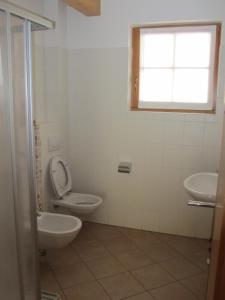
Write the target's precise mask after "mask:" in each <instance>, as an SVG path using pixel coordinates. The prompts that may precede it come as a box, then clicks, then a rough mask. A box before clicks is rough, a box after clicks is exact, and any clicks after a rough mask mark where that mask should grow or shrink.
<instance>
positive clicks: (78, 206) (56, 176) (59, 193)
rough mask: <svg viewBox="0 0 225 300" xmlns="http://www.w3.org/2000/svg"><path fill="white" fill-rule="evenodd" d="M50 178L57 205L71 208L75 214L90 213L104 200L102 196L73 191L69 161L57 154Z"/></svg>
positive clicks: (54, 201) (51, 165)
mask: <svg viewBox="0 0 225 300" xmlns="http://www.w3.org/2000/svg"><path fill="white" fill-rule="evenodd" d="M50 178H51V182H52V187H53V189H54V192H55V195H56V197H57V199H54V200H53V203H54V206H55V207H64V208H67V209H69V210H70V211H71V212H72V213H74V214H75V215H76V214H78V215H79V216H80V215H89V214H91V213H92V212H94V211H95V209H97V208H98V207H99V206H100V205H101V204H102V202H103V200H102V198H100V197H98V196H95V195H90V194H80V193H73V192H72V179H71V174H70V171H69V168H68V165H67V163H66V162H65V161H64V160H63V159H62V158H61V157H60V156H55V157H53V158H52V159H51V161H50Z"/></svg>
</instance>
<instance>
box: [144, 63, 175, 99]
mask: <svg viewBox="0 0 225 300" xmlns="http://www.w3.org/2000/svg"><path fill="white" fill-rule="evenodd" d="M172 80H173V71H172V70H161V69H160V70H158V69H153V70H152V69H146V70H142V71H141V73H140V101H152V102H169V101H171V97H172Z"/></svg>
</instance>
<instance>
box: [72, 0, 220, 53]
mask: <svg viewBox="0 0 225 300" xmlns="http://www.w3.org/2000/svg"><path fill="white" fill-rule="evenodd" d="M101 2H102V14H101V16H100V17H91V18H87V17H85V16H84V15H82V14H80V13H79V12H76V11H75V10H74V9H72V8H70V7H68V31H67V42H68V47H69V48H70V49H74V48H105V47H127V46H128V45H129V42H130V27H131V26H132V25H137V24H149V23H153V22H171V21H172V22H174V21H185V20H188V21H190V20H214V21H215V20H224V19H225V15H224V10H225V2H224V1H223V0H196V1H193V0H168V1H165V0H157V1H155V0H139V1H138V0H122V1H121V0H113V1H112V0H102V1H101Z"/></svg>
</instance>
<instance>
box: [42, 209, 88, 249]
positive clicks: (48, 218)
mask: <svg viewBox="0 0 225 300" xmlns="http://www.w3.org/2000/svg"><path fill="white" fill-rule="evenodd" d="M81 227H82V222H81V220H80V219H78V218H76V217H73V216H68V215H61V214H55V213H48V212H41V213H40V215H39V216H38V217H37V228H38V247H39V249H51V248H61V247H66V246H67V245H68V244H69V243H70V242H72V240H73V239H74V238H75V237H76V236H77V234H78V233H79V231H80V229H81Z"/></svg>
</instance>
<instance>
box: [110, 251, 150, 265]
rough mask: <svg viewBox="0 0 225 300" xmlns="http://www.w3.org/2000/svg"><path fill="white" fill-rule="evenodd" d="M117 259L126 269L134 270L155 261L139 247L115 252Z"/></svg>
mask: <svg viewBox="0 0 225 300" xmlns="http://www.w3.org/2000/svg"><path fill="white" fill-rule="evenodd" d="M115 256H116V257H117V259H118V260H119V261H120V262H121V263H122V264H123V265H124V266H125V267H126V268H127V269H128V270H134V269H138V268H141V267H144V266H146V265H150V264H154V263H155V262H154V261H153V260H152V259H151V258H150V257H148V256H147V255H145V254H144V253H143V252H142V251H141V250H139V249H130V250H127V251H124V252H119V253H116V254H115Z"/></svg>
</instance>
